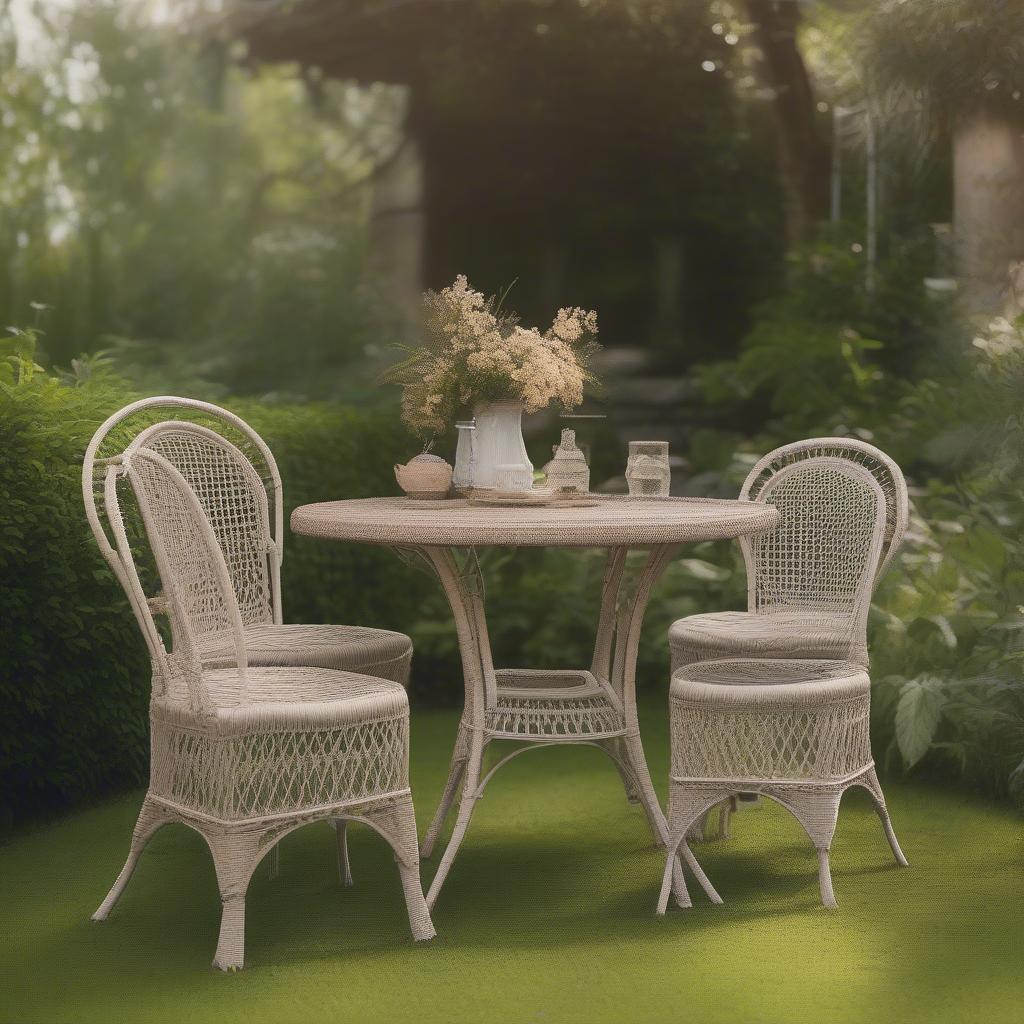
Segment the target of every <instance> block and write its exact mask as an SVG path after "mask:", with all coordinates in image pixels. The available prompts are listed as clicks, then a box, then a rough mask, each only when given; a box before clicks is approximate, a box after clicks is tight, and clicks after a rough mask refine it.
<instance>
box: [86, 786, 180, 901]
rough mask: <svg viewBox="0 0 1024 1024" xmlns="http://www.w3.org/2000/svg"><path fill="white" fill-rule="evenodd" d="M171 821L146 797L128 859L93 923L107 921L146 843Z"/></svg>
mask: <svg viewBox="0 0 1024 1024" xmlns="http://www.w3.org/2000/svg"><path fill="white" fill-rule="evenodd" d="M171 820H172V819H171V818H170V817H169V816H168V814H167V812H166V811H164V810H163V808H161V807H160V805H159V804H156V803H154V802H153V801H152V800H150V799H149V797H148V796H147V797H146V799H145V800H144V801H143V802H142V809H141V810H140V811H139V817H138V820H137V821H136V823H135V828H134V829H133V831H132V842H131V846H130V847H129V848H128V859H127V860H126V861H125V862H124V867H123V868H121V872H120V874H119V875H118V876H117V878H116V879H115V881H114V884H113V885H112V886H111V888H110V892H108V893H107V896H106V899H104V901H103V902H102V903H101V904H100V905H99V907H97V909H96V911H95V912H94V913H93V915H92V919H93V920H94V921H105V920H106V919H107V915H108V914H109V913H110V911H111V910H112V909H113V907H114V905H115V904H116V903H117V901H118V900H119V899H120V898H121V894H122V893H123V892H124V890H125V887H126V886H127V885H128V882H129V881H130V880H131V877H132V875H133V874H134V872H135V867H136V865H137V864H138V863H139V857H140V856H141V855H142V851H143V849H144V848H145V846H146V843H148V842H149V840H150V839H151V838H152V837H153V835H154V834H155V833H156V832H157V831H158V830H159V829H160V828H161V827H162V826H163V825H166V824H167V823H168V822H169V821H171Z"/></svg>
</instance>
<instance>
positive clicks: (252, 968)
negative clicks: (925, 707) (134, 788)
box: [0, 706, 1024, 1024]
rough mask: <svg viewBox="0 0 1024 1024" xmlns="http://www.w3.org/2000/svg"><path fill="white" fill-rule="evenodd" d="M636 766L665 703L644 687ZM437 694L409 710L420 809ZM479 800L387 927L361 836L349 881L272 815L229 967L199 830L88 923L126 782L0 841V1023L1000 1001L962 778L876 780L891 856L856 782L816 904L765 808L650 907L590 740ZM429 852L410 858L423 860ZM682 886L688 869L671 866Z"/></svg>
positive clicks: (650, 1014)
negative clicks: (411, 923) (896, 853)
mask: <svg viewBox="0 0 1024 1024" xmlns="http://www.w3.org/2000/svg"><path fill="white" fill-rule="evenodd" d="M646 711H647V715H646V726H645V727H646V736H647V746H648V756H649V760H650V763H651V767H652V773H653V774H654V776H655V780H656V782H657V783H658V784H659V789H660V788H661V780H662V779H663V778H664V776H665V766H666V748H665V723H664V718H663V716H662V713H661V709H660V708H658V707H654V706H652V707H650V708H647V709H646ZM454 728H455V716H454V715H452V714H447V713H436V712H435V713H429V712H428V713H415V714H414V717H413V786H414V796H415V798H416V800H417V806H418V811H419V817H420V823H421V827H422V826H423V825H425V823H426V821H427V820H428V819H429V816H430V813H431V811H432V809H433V803H434V801H435V800H436V799H437V798H438V796H439V794H440V790H441V785H442V782H443V772H444V769H445V766H446V761H447V751H448V746H449V744H450V741H451V738H452V736H453V734H454ZM503 771H504V774H499V775H498V776H497V778H496V780H495V783H494V784H493V785H492V787H491V788H490V789H489V790H488V793H487V796H486V798H485V799H484V800H483V801H482V802H481V803H480V804H479V805H478V808H477V813H476V818H475V820H474V822H473V826H472V827H471V829H470V833H469V836H468V839H467V841H466V843H465V845H464V846H463V848H462V853H461V855H460V857H459V859H458V860H457V861H456V864H455V867H454V868H453V870H452V873H451V875H450V876H449V880H448V884H447V887H446V889H445V890H444V892H443V893H442V895H441V898H440V900H439V902H438V905H437V907H436V908H435V911H434V923H435V925H436V926H437V929H438V932H439V935H438V937H437V939H435V940H434V941H433V942H432V943H426V944H421V945H414V944H413V943H412V941H411V939H410V938H409V933H408V929H407V923H406V920H405V913H404V907H403V905H402V899H401V893H400V887H399V883H398V876H397V872H396V871H395V868H394V864H393V862H392V860H391V857H390V854H389V853H388V851H387V849H386V847H385V846H384V844H383V842H382V841H381V840H379V839H378V838H376V837H375V836H374V835H372V834H371V833H370V832H369V831H368V830H365V829H360V828H355V829H353V831H352V837H351V846H352V859H353V870H354V873H355V876H356V886H355V888H354V889H348V890H345V889H341V888H340V887H339V886H338V885H337V883H336V882H335V876H334V869H333V844H332V841H331V833H330V831H329V829H328V826H327V825H326V824H317V825H312V826H310V827H308V828H306V829H303V830H301V831H300V832H297V833H295V834H293V835H292V836H291V837H289V838H288V839H287V840H286V841H285V843H284V845H283V848H282V870H281V875H280V877H279V878H278V879H277V880H275V881H270V880H269V879H268V878H267V877H266V870H265V867H261V869H260V870H259V871H258V872H257V877H256V878H255V880H254V882H253V885H252V887H251V888H250V890H249V902H248V933H247V950H246V962H247V967H246V970H245V971H243V972H241V973H237V974H221V973H220V972H219V971H215V970H213V969H212V968H211V967H210V960H211V958H212V956H213V949H214V945H215V943H216V935H217V927H218V921H219V910H220V905H219V902H218V899H217V891H216V886H215V883H214V876H213V869H212V866H211V863H210V860H209V856H208V854H207V852H206V849H205V847H204V846H203V844H202V842H201V840H200V839H199V838H198V837H197V836H195V835H194V834H192V833H190V832H188V831H187V830H185V829H184V828H181V827H178V826H175V827H171V828H167V829H165V830H164V831H162V832H161V833H159V834H158V835H157V836H156V838H155V839H154V840H153V841H152V843H151V844H150V846H149V847H148V849H147V851H146V853H145V854H144V856H143V859H142V863H141V865H140V867H139V870H138V872H137V873H136V876H135V878H134V879H133V881H132V884H131V885H130V886H129V888H128V890H127V892H126V894H125V896H124V897H123V899H122V900H121V903H120V904H119V906H118V907H117V908H116V910H115V911H114V913H113V914H112V915H111V917H110V920H109V921H107V922H106V923H104V924H93V923H92V922H90V920H89V914H90V912H91V911H92V910H93V909H94V908H95V906H96V905H97V904H98V903H99V902H100V900H101V899H102V897H103V895H104V894H105V892H106V890H107V888H108V886H109V885H110V883H111V882H112V881H113V879H114V876H115V875H116V874H117V872H118V870H119V868H120V866H121V863H122V860H123V858H124V855H125V851H126V849H127V845H128V838H129V834H130V831H131V827H132V824H133V822H134V818H135V814H136V812H137V809H138V806H139V801H140V796H141V794H139V793H133V794H131V795H128V796H124V797H121V798H118V799H116V800H112V801H110V802H108V803H106V804H105V805H103V806H101V807H97V808H93V809H90V810H87V811H85V812H82V813H79V814H77V815H75V816H74V817H71V818H69V819H68V820H66V821H65V822H63V823H62V824H60V825H57V826H54V827H48V828H46V829H42V830H38V831H34V832H31V833H28V834H25V835H21V836H19V837H17V838H16V839H14V840H12V841H10V842H8V843H7V844H6V845H4V846H3V847H0V892H2V893H3V899H2V900H0V934H2V936H3V938H2V941H0V1021H3V1022H4V1024H7V1022H17V1024H29V1022H34V1021H39V1022H45V1024H58V1022H63V1021H68V1022H74V1024H87V1022H91V1021H97V1022H102V1024H114V1022H117V1021H127V1022H136V1021H138V1022H147V1021H174V1022H205V1021H217V1022H230V1021H236V1020H237V1021H245V1022H246V1024H257V1022H262V1021H268V1022H270V1021H273V1022H287V1021H302V1022H313V1021H319V1020H330V1021H349V1020H351V1021H360V1022H362V1021H382V1022H389V1024H392V1022H401V1021H405V1020H415V1021H417V1022H432V1021H446V1022H454V1021H473V1022H476V1021H494V1022H506V1021H509V1022H517V1021H545V1022H561V1021H585V1022H588V1024H590V1022H597V1021H606V1020H607V1021H622V1022H635V1021H662V1020H664V1021H681V1020H691V1021H694V1022H698V1024H711V1022H718V1021H722V1022H726V1021H728V1022H739V1024H747V1022H755V1021H773V1022H774V1021H778V1022H785V1024H798V1022H802V1021H814V1022H816V1024H817V1022H828V1024H837V1022H843V1021H864V1022H875V1021H885V1022H888V1021H899V1022H909V1021H943V1022H947V1021H949V1022H952V1021H965V1022H966V1021H969V1022H972V1024H974V1022H978V1021H982V1022H984V1021H991V1022H1004V1021H1005V1022H1009V1021H1014V1020H1020V1019H1021V1016H1020V1015H1021V1013H1022V1009H1021V1000H1022V999H1024V956H1022V953H1021V939H1020V935H1021V920H1022V914H1024V842H1022V829H1021V822H1020V819H1019V818H1017V817H1015V816H1014V815H1013V814H1012V813H1011V812H1009V811H1007V810H1005V809H1002V808H999V807H996V806H992V805H988V804H986V803H984V802H982V801H980V800H978V799H975V798H973V797H969V796H965V795H961V794H959V793H956V792H949V791H943V790H941V789H934V788H926V787H924V786H920V785H910V784H906V783H902V784H901V783H899V782H890V783H889V785H888V797H889V803H890V806H891V809H892V815H893V821H894V823H895V826H896V830H897V832H898V834H899V836H900V839H901V841H902V843H903V848H904V850H905V851H906V854H907V857H908V858H909V860H910V863H911V866H910V868H909V869H904V870H901V869H899V868H897V867H896V866H895V865H894V864H893V861H892V858H891V856H890V853H889V848H888V846H887V844H886V842H885V838H884V836H883V835H882V831H881V828H880V827H879V824H878V820H877V818H876V817H875V815H874V813H873V812H872V811H871V809H870V805H869V802H868V800H867V798H866V796H865V795H863V794H861V793H860V791H857V792H855V793H852V794H850V795H849V796H848V797H847V798H846V801H844V805H843V812H842V814H841V816H840V823H839V831H838V833H837V835H836V841H835V844H834V846H833V857H832V863H833V878H834V883H835V889H836V895H837V897H838V900H839V904H840V907H839V910H838V911H832V912H829V911H826V910H824V909H823V908H822V907H821V906H820V905H819V903H818V889H817V879H816V874H815V868H816V862H815V856H814V850H813V848H812V847H811V845H810V844H809V843H808V842H807V841H806V839H805V837H804V836H803V834H802V833H801V832H800V830H799V827H798V826H797V825H796V823H795V822H794V821H793V820H792V819H790V818H788V817H787V816H786V815H785V814H784V813H783V812H782V811H781V810H780V809H778V808H776V807H775V806H774V805H773V806H772V807H770V808H765V809H759V810H753V811H750V812H744V813H741V814H738V815H737V816H736V818H735V819H734V822H735V829H734V832H735V835H736V838H735V839H733V840H732V841H729V842H719V843H711V844H706V845H704V846H701V847H698V848H697V853H698V856H699V857H700V859H701V861H702V862H703V864H704V867H705V868H706V869H707V871H708V873H709V874H710V876H711V878H712V880H713V881H714V882H715V884H716V885H717V886H718V889H719V891H720V892H721V893H722V895H723V897H724V898H725V901H726V903H725V906H722V907H713V906H710V905H709V904H708V903H707V901H706V900H705V899H704V897H703V894H701V893H699V892H696V891H695V892H694V900H695V904H696V905H695V907H694V909H692V910H690V911H686V912H683V911H674V912H672V913H670V914H669V916H668V917H666V918H664V919H661V920H659V919H656V918H655V917H654V914H653V907H654V902H655V898H656V895H657V890H658V884H659V879H660V877H661V867H662V860H661V856H660V854H659V853H658V851H656V850H655V849H654V848H653V847H652V845H651V841H650V838H649V834H648V832H647V830H646V825H645V823H644V821H643V818H642V814H641V811H640V810H639V809H638V808H636V807H631V806H628V805H627V804H626V803H625V801H624V798H623V795H622V792H621V789H620V784H619V780H618V776H617V775H616V773H615V771H614V769H613V767H612V765H611V762H609V761H607V760H605V759H604V757H603V755H601V754H600V753H598V752H597V751H594V750H589V749H578V750H566V749H560V750H548V751H539V752H535V753H531V754H528V755H526V756H525V757H523V758H521V759H518V760H517V761H515V762H513V763H512V764H511V765H510V766H509V767H508V768H507V769H504V770H503ZM431 870H432V865H431V864H429V863H427V864H424V880H425V881H427V880H429V877H430V872H431ZM691 889H693V890H695V889H696V886H691Z"/></svg>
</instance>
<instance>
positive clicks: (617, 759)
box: [597, 736, 640, 804]
mask: <svg viewBox="0 0 1024 1024" xmlns="http://www.w3.org/2000/svg"><path fill="white" fill-rule="evenodd" d="M597 745H598V746H599V747H600V748H601V749H602V750H604V751H605V753H606V754H608V756H609V757H610V758H611V760H612V763H613V764H614V765H615V770H616V771H617V772H618V773H619V778H620V779H622V788H623V789H624V790H625V791H626V802H627V803H631V804H638V803H640V789H639V787H638V786H637V781H636V778H635V777H634V776H633V774H632V772H631V771H630V770H629V768H628V767H627V766H628V764H629V751H627V750H626V745H625V743H624V742H623V739H622V737H621V736H615V737H613V738H612V739H605V740H598V741H597Z"/></svg>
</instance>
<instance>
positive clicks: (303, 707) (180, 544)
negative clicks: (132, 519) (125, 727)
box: [93, 444, 434, 970]
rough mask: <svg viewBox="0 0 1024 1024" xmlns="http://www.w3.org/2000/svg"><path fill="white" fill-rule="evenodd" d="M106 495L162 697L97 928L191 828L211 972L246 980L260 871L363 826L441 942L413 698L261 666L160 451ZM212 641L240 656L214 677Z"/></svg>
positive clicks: (142, 452)
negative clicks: (418, 812)
mask: <svg viewBox="0 0 1024 1024" xmlns="http://www.w3.org/2000/svg"><path fill="white" fill-rule="evenodd" d="M122 480H126V481H128V482H129V483H130V484H131V490H132V492H133V494H134V497H135V500H136V504H137V506H138V510H139V513H140V515H141V518H142V522H143V525H144V529H145V534H146V537H147V539H148V541H149V545H150V548H151V551H152V554H153V556H154V559H155V562H156V566H157V571H158V573H159V577H160V582H161V583H162V585H163V592H164V597H163V601H162V607H163V608H164V609H165V610H166V613H167V615H168V617H169V620H170V627H171V637H172V642H171V647H170V650H169V651H168V650H167V648H166V646H165V644H164V642H163V639H162V637H161V634H160V632H159V630H158V629H157V626H156V622H155V620H154V618H153V614H152V611H151V606H150V602H149V601H148V600H147V597H146V594H145V592H144V590H143V587H142V584H141V582H140V579H139V575H138V572H137V571H136V565H135V560H134V558H133V554H132V551H131V549H130V547H129V541H128V536H127V533H126V531H125V527H124V518H123V515H122V505H121V496H120V495H119V491H118V484H119V481H122ZM122 490H123V488H122ZM104 496H105V500H104V509H105V514H106V517H107V522H108V524H109V526H110V529H111V531H112V533H113V537H114V540H115V543H116V550H117V554H118V556H119V562H118V564H119V567H120V569H119V573H120V578H121V579H122V582H123V583H124V584H125V586H126V590H127V591H128V594H129V597H130V600H131V603H132V607H133V609H134V610H135V613H136V616H137V617H138V619H139V625H140V627H141V629H142V632H143V635H144V637H145V638H146V642H147V645H148V647H149V652H150V656H151V658H152V661H153V691H152V700H151V705H150V724H151V766H150V785H149V789H148V791H147V794H146V798H145V801H144V803H143V806H142V811H141V813H140V815H139V820H138V823H137V825H136V827H135V832H134V835H133V837H132V843H131V848H130V851H129V855H128V859H127V861H126V863H125V865H124V867H123V869H122V870H121V873H120V875H118V878H117V880H116V882H115V883H114V886H113V888H112V889H111V890H110V893H109V894H108V896H107V898H106V899H105V900H104V901H103V903H102V904H101V906H100V907H99V909H98V910H97V911H96V913H95V914H94V915H93V917H94V919H95V920H103V919H105V918H106V917H107V915H108V914H109V912H110V910H111V908H112V907H113V906H114V904H115V903H116V902H117V900H118V899H119V898H120V896H121V893H122V892H123V891H124V888H125V886H126V885H127V883H128V880H129V879H130V877H131V875H132V872H133V871H134V869H135V866H136V864H137V862H138V860H139V856H140V854H141V852H142V849H143V847H144V846H145V844H146V842H147V841H148V840H149V838H150V837H151V836H152V835H153V833H154V832H155V831H156V830H157V829H158V828H160V827H161V826H162V825H165V824H167V823H169V822H181V823H184V824H186V825H188V826H189V827H191V828H193V829H195V831H197V832H198V833H199V834H200V835H202V836H203V838H204V839H205V840H206V842H207V844H208V846H209V848H210V851H211V853H212V855H213V860H214V865H215V868H216V872H217V882H218V885H219V888H220V893H221V900H222V903H223V912H222V918H221V929H220V938H219V941H218V944H217V951H216V955H215V957H214V965H215V966H217V967H220V968H221V969H225V970H226V969H229V968H238V967H241V966H242V965H243V961H244V941H245V893H246V890H247V888H248V884H249V879H250V877H251V875H252V872H253V870H254V869H255V867H256V865H257V864H258V863H259V861H260V860H261V859H262V857H263V856H264V855H265V854H266V853H267V852H268V851H270V850H272V849H273V848H274V847H275V845H276V843H277V842H278V841H279V840H280V839H281V838H282V837H283V836H285V835H287V834H288V833H289V832H291V831H292V830H294V829H296V828H298V827H300V826H301V825H304V824H307V823H309V822H312V821H316V820H326V819H342V820H345V821H349V820H351V821H360V822H364V823H365V824H367V825H369V826H371V827H372V828H373V829H374V830H375V831H377V832H378V833H380V834H381V835H382V836H383V837H384V839H385V840H386V841H387V842H388V844H389V845H390V846H391V847H392V849H393V850H394V853H395V857H396V860H397V861H398V866H399V872H400V875H401V878H402V883H403V888H404V891H405V899H406V904H407V907H408V912H409V922H410V925H411V928H412V932H413V936H414V937H415V938H416V939H428V938H430V937H432V936H433V934H434V929H433V925H432V924H431V921H430V914H429V911H428V910H427V906H426V902H425V900H424V897H423V890H422V888H421V886H420V880H419V856H418V853H419V851H418V848H417V841H416V824H415V817H414V814H413V805H412V796H411V794H410V791H409V782H408V743H409V705H408V699H407V697H406V693H405V690H404V689H403V687H402V686H401V685H400V684H399V683H396V682H394V681H391V680H385V679H380V678H374V677H371V676H366V675H358V674H356V673H352V672H342V671H338V670H335V669H328V668H316V667H280V666H277V667H271V666H254V665H253V664H252V662H251V660H250V658H249V651H248V646H247V643H246V631H245V623H244V621H243V615H242V606H241V605H240V603H239V602H238V600H237V599H236V596H235V590H234V587H233V585H232V578H231V571H230V569H229V566H228V563H227V560H226V558H225V556H224V554H223V550H222V548H221V544H220V543H219V540H218V537H217V535H216V533H215V531H214V529H213V526H212V525H211V523H210V521H209V519H208V518H207V516H206V514H205V512H204V510H203V508H202V507H201V505H200V502H199V500H198V498H197V497H196V495H195V493H194V492H193V491H192V490H191V488H190V487H189V485H188V483H187V481H186V480H185V478H184V476H183V475H182V474H181V473H180V472H179V471H178V470H177V469H176V468H175V467H174V466H173V465H172V464H171V463H170V462H169V461H168V459H166V458H165V457H164V456H163V455H162V454H160V453H159V452H157V451H154V450H153V449H151V448H149V447H147V446H146V445H144V444H142V445H138V446H135V447H134V448H130V449H129V451H128V452H127V453H126V454H125V455H124V456H123V458H121V459H118V460H115V461H114V462H112V463H110V464H109V465H108V466H107V468H106V470H105V476H104ZM200 626H201V627H202V628H201V630H200V629H199V628H198V627H200ZM210 636H217V637H220V638H221V639H222V647H223V649H225V650H230V651H231V652H232V654H231V658H230V665H224V666H223V667H210V666H209V665H207V664H204V661H203V645H202V642H201V641H202V640H203V639H204V638H208V637H210Z"/></svg>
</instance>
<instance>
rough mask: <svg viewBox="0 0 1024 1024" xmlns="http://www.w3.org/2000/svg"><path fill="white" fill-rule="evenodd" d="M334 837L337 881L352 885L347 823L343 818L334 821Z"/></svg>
mask: <svg viewBox="0 0 1024 1024" xmlns="http://www.w3.org/2000/svg"><path fill="white" fill-rule="evenodd" d="M334 836H335V840H336V843H337V846H338V881H339V882H340V883H341V884H342V885H352V884H353V882H352V865H351V864H350V862H349V859H348V822H347V821H345V819H344V818H335V819H334Z"/></svg>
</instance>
